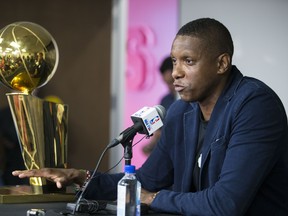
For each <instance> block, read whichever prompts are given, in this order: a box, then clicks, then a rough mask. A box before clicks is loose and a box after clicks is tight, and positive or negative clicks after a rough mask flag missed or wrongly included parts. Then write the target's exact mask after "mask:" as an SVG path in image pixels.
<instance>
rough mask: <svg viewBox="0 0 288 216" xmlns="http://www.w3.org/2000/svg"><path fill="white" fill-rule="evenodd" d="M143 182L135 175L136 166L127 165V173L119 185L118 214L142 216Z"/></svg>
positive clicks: (118, 215) (119, 215)
mask: <svg viewBox="0 0 288 216" xmlns="http://www.w3.org/2000/svg"><path fill="white" fill-rule="evenodd" d="M140 193H141V184H140V182H139V181H137V179H136V176H135V166H133V165H125V175H124V176H123V178H122V179H121V180H120V181H119V182H118V187H117V216H140V206H141V205H140V204H141V201H140Z"/></svg>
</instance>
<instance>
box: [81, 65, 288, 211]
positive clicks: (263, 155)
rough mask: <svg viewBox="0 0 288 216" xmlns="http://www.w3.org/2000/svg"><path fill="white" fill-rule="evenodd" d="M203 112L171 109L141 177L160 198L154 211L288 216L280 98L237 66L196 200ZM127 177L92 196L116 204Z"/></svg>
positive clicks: (100, 185) (98, 185)
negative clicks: (118, 188) (119, 184)
mask: <svg viewBox="0 0 288 216" xmlns="http://www.w3.org/2000/svg"><path fill="white" fill-rule="evenodd" d="M200 112H201V111H200V109H199V106H198V104H197V103H187V102H184V101H182V100H177V101H176V102H174V103H173V104H172V105H171V106H170V108H169V111H168V113H167V116H166V119H165V124H164V127H163V128H162V133H161V139H160V141H159V143H158V144H157V145H156V148H155V149H154V151H153V152H152V154H151V155H150V157H149V158H148V159H147V161H146V162H145V163H144V164H143V166H142V167H141V168H140V169H139V170H138V171H137V178H138V179H139V180H140V182H141V184H142V187H143V188H145V189H147V190H149V191H159V190H160V193H158V195H157V196H156V198H155V199H154V201H153V202H152V204H151V208H152V209H154V210H157V211H164V212H170V213H177V214H183V215H205V216H210V215H219V216H226V215H227V216H237V215H257V216H258V215H261V216H265V215H267V216H268V215H269V216H272V215H277V216H280V215H281V216H282V215H283V216H284V215H288V128H287V116H286V113H285V109H284V107H283V105H282V103H281V101H280V100H279V98H278V96H277V95H276V94H275V93H274V92H273V91H272V90H271V89H270V88H269V87H268V86H266V85H265V84H264V83H262V82H261V81H259V80H256V79H254V78H249V77H243V75H242V74H241V73H240V71H239V70H238V69H237V68H236V67H235V66H233V69H232V72H231V78H230V82H229V83H228V84H227V86H226V88H225V90H224V91H223V93H222V95H221V96H220V97H219V99H218V101H217V103H216V105H215V107H214V110H213V113H212V115H211V118H210V120H209V124H208V127H207V129H206V135H205V139H204V144H203V148H202V160H201V168H200V176H199V185H198V187H199V188H200V190H199V191H197V192H192V191H191V188H192V182H193V180H192V174H193V170H194V165H195V163H196V161H197V158H196V155H195V151H196V147H197V142H198V128H199V120H200V118H199V116H200ZM121 176H122V174H115V175H104V176H103V175H102V176H101V177H100V178H95V179H94V184H93V183H91V185H92V186H91V187H90V189H91V190H89V193H88V194H87V196H88V197H89V196H90V198H92V197H93V198H97V199H99V198H102V199H103V198H111V199H115V198H116V184H117V181H118V180H119V178H121ZM112 185H114V186H113V187H112Z"/></svg>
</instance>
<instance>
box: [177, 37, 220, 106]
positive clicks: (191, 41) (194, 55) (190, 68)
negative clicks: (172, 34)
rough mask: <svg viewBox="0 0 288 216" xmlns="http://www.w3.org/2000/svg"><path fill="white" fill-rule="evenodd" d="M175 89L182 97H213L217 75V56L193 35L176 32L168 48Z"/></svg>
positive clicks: (186, 99)
mask: <svg viewBox="0 0 288 216" xmlns="http://www.w3.org/2000/svg"><path fill="white" fill-rule="evenodd" d="M171 57H172V61H173V73H172V76H173V78H174V86H175V90H176V91H177V92H178V93H179V95H180V96H181V99H183V100H184V101H188V102H191V101H198V102H200V103H205V102H208V103H209V101H210V100H213V97H214V95H215V93H216V94H218V93H219V92H217V86H218V85H219V81H220V77H221V76H219V75H218V74H217V72H218V66H219V65H218V60H217V56H215V55H214V56H213V54H211V52H209V48H207V46H205V45H204V43H203V41H202V40H201V39H199V38H197V37H190V36H176V38H175V39H174V41H173V44H172V48H171Z"/></svg>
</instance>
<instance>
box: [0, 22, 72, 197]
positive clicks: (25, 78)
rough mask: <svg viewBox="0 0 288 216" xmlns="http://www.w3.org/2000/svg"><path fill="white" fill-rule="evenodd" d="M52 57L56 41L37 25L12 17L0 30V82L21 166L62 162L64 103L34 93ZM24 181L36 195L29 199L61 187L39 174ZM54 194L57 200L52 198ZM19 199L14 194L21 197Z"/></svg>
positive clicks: (50, 70) (54, 61) (51, 69)
mask: <svg viewBox="0 0 288 216" xmlns="http://www.w3.org/2000/svg"><path fill="white" fill-rule="evenodd" d="M58 60H59V52H58V47H57V44H56V42H55V40H54V39H53V37H52V36H51V35H50V33H49V32H48V31H47V30H46V29H44V28H43V27H42V26H40V25H38V24H35V23H32V22H15V23H12V24H10V25H7V26H6V27H4V28H3V29H2V30H0V81H1V82H2V84H3V85H4V86H7V87H9V88H10V89H12V90H13V91H12V92H11V93H7V94H6V95H7V99H8V102H9V106H10V110H11V113H12V116H13V121H14V125H15V128H16V132H17V136H18V140H19V144H20V147H21V152H22V156H23V160H24V164H25V166H26V168H27V169H39V168H44V167H53V168H55V167H58V168H66V167H67V124H68V122H67V121H68V106H67V105H66V104H61V103H56V102H50V101H46V100H43V99H41V98H38V97H36V96H35V90H37V89H38V88H39V87H41V86H43V85H45V84H46V83H47V82H48V81H49V80H50V79H51V78H52V77H53V75H54V73H55V71H56V68H57V66H58ZM30 185H31V186H30V188H31V191H25V194H26V195H27V194H28V195H42V196H36V198H35V199H32V200H31V201H36V202H40V201H41V200H43V201H49V197H48V196H47V194H50V195H51V194H61V193H62V192H63V191H60V190H59V189H57V188H56V185H55V184H54V183H52V182H50V181H47V180H46V179H44V178H40V177H32V178H30ZM10 191H11V190H10ZM10 194H11V193H10ZM45 194H46V196H45ZM28 197H29V198H30V197H31V196H28ZM57 197H58V198H59V197H60V200H61V199H62V198H61V196H56V197H55V196H53V198H52V200H53V201H57V200H59V199H57ZM29 198H28V202H29ZM41 198H43V199H41ZM2 199H3V197H2ZM17 199H19V197H17V196H16V198H14V200H13V199H12V200H10V201H11V202H17ZM25 199H26V200H25ZM25 199H23V197H21V196H20V201H21V202H25V201H26V202H27V197H26V198H25ZM0 201H1V200H0ZM2 202H5V201H3V200H2ZM7 202H9V201H7Z"/></svg>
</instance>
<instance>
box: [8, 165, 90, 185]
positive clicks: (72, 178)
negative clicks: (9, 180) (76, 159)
mask: <svg viewBox="0 0 288 216" xmlns="http://www.w3.org/2000/svg"><path fill="white" fill-rule="evenodd" d="M12 175H13V176H18V177H19V178H27V177H43V178H46V179H47V180H49V181H52V182H55V183H56V185H57V187H58V188H62V187H64V186H67V185H71V184H73V183H75V184H78V185H83V184H84V182H85V179H86V172H85V171H84V170H77V169H60V168H42V169H32V170H15V171H13V172H12Z"/></svg>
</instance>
